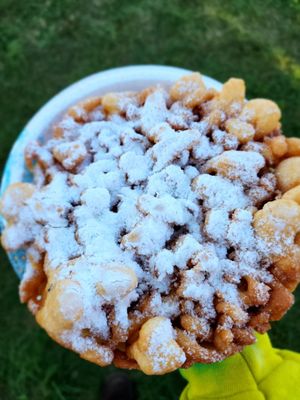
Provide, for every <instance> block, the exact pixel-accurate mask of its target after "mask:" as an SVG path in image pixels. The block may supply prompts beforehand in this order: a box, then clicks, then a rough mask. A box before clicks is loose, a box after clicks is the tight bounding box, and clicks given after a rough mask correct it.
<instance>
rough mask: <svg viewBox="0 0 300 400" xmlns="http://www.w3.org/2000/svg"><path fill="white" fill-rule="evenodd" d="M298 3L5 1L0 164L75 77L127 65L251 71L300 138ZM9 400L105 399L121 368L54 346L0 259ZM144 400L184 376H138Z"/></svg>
mask: <svg viewBox="0 0 300 400" xmlns="http://www.w3.org/2000/svg"><path fill="white" fill-rule="evenodd" d="M299 24H300V1H299V0H289V1H287V0H281V1H280V0H273V1H270V0H265V1H260V0H253V1H251V2H250V1H248V0H235V1H234V0H232V1H231V0H228V1H226V2H225V1H222V0H210V1H200V0H197V1H196V0H194V1H187V0H173V1H171V0H170V1H167V0H166V1H165V0H140V1H138V0H131V1H130V0H127V1H125V0H124V1H122V0H90V1H83V2H77V1H75V0H45V1H38V0H27V1H19V0H0V82H1V94H0V115H1V125H0V127H1V128H0V143H1V149H0V166H1V170H2V168H3V164H4V162H5V159H6V157H7V153H8V151H9V149H10V147H11V145H12V143H13V142H14V140H15V138H16V137H17V135H18V133H19V132H20V131H21V129H22V127H23V126H24V124H25V123H26V121H28V119H29V118H30V117H31V116H32V115H33V114H34V113H35V112H36V110H38V108H39V107H40V106H41V105H42V104H43V103H44V102H45V101H46V100H48V99H49V98H51V97H52V96H53V95H54V94H55V93H57V92H58V91H59V90H61V89H62V88H64V87H65V86H67V85H68V84H70V83H72V82H74V81H76V80H78V79H80V78H82V77H84V76H86V75H89V74H91V73H93V72H96V71H101V70H103V69H107V68H110V67H116V66H121V65H128V64H164V65H175V66H180V67H185V68H189V69H192V70H199V71H201V72H203V73H205V74H207V75H210V76H212V77H214V78H216V79H218V80H220V81H224V80H226V79H227V78H229V77H231V76H235V77H243V78H244V79H245V80H246V83H247V89H248V90H247V96H248V97H249V98H251V97H269V98H272V99H273V100H275V101H277V102H278V103H279V104H280V106H281V108H282V112H283V129H284V132H285V133H286V134H287V135H293V136H295V135H297V134H298V135H299V136H300V118H299V109H300V95H299V93H300V48H299V43H300V30H299ZM0 258H1V265H0V398H1V400H37V399H42V400H56V399H57V400H64V399H68V400H81V399H85V400H96V399H99V390H100V387H101V382H102V381H103V379H104V377H105V376H106V374H108V373H109V372H110V371H112V368H103V369H101V368H99V367H97V366H94V365H92V364H89V363H88V362H85V361H83V360H81V359H80V358H79V357H78V356H76V355H75V354H73V353H71V352H69V351H67V350H64V349H62V348H61V347H59V346H58V345H56V344H55V343H53V342H52V341H51V340H50V339H49V338H48V337H47V336H46V334H45V333H44V332H43V331H42V330H41V329H40V328H39V327H38V326H37V325H36V324H35V322H34V320H33V318H32V317H31V316H30V314H29V312H28V311H27V310H26V307H25V306H22V305H20V304H19V300H18V295H17V285H18V279H17V278H16V276H15V275H14V272H13V270H12V268H11V267H10V265H9V263H8V261H7V258H6V256H5V254H4V252H3V251H1V254H0ZM298 299H299V301H298V307H297V305H296V306H295V307H294V308H293V309H292V310H291V311H290V312H289V313H288V314H287V316H286V317H285V318H284V319H283V320H282V321H281V322H278V323H276V324H274V328H273V330H272V331H271V334H270V335H271V338H272V340H273V343H274V344H275V345H276V346H280V347H285V348H288V349H292V350H295V351H300V322H299V321H300V307H299V306H300V291H298ZM129 375H130V376H131V377H132V378H133V379H134V380H135V381H136V382H137V387H138V392H139V399H140V400H150V399H157V400H167V399H168V400H170V399H178V396H179V393H180V391H181V389H182V388H183V386H184V381H183V379H182V378H180V376H179V374H178V373H173V374H169V375H167V376H164V377H147V376H144V375H142V374H141V373H139V372H129Z"/></svg>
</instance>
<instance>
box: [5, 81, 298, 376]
mask: <svg viewBox="0 0 300 400" xmlns="http://www.w3.org/2000/svg"><path fill="white" fill-rule="evenodd" d="M280 117H281V113H280V110H279V108H278V106H277V105H276V104H275V103H274V102H272V101H270V100H265V99H255V100H250V101H247V100H246V99H245V84H244V82H243V81H242V80H240V79H230V80H229V81H228V82H226V83H225V84H224V85H223V88H222V90H221V91H220V92H217V91H216V90H214V89H209V88H206V87H205V85H204V83H203V80H202V78H201V75H200V74H198V73H192V74H190V75H188V76H185V77H183V78H181V79H180V80H179V81H178V82H176V83H175V84H174V85H173V86H172V87H171V88H170V90H166V89H165V88H163V87H160V86H156V87H150V88H147V89H145V90H143V91H141V92H124V93H108V94H106V95H104V96H102V97H95V98H91V99H87V100H84V101H83V102H81V103H79V104H77V105H75V106H74V107H72V108H70V109H69V110H68V111H67V113H66V114H65V115H64V116H63V117H62V119H61V120H60V121H59V122H58V123H57V124H56V125H55V126H54V127H53V129H52V135H51V137H50V138H48V139H46V135H45V134H44V135H42V136H41V141H40V142H36V143H31V144H30V145H28V146H27V149H26V154H25V159H26V163H27V166H28V168H29V169H30V170H31V171H32V175H33V182H32V183H23V182H20V183H14V184H13V185H11V186H10V187H8V189H7V191H6V192H5V194H4V196H3V197H2V200H1V213H2V215H3V216H4V217H5V219H6V222H7V224H6V227H5V230H4V231H3V234H2V245H3V247H4V248H5V249H6V251H8V252H10V251H15V250H17V249H21V248H22V249H25V250H26V271H25V274H24V276H23V278H22V281H21V284H20V298H21V301H22V302H25V303H27V304H28V307H29V309H30V310H31V312H32V313H33V314H34V315H35V317H36V320H37V322H38V323H39V324H40V325H41V326H42V327H43V328H44V329H45V330H46V331H47V333H48V334H49V335H50V336H51V337H52V338H53V339H54V340H56V341H57V342H58V343H60V344H61V345H62V346H64V347H67V348H69V349H71V350H73V351H75V352H77V353H79V354H80V356H81V357H82V358H84V359H86V360H89V361H91V362H94V363H96V364H98V365H100V366H105V365H109V364H111V363H114V364H115V365H116V366H118V367H121V368H129V369H132V368H136V369H141V370H142V371H143V372H145V373H146V374H165V373H167V372H170V371H173V370H175V369H177V368H179V367H183V368H186V367H189V366H191V365H192V364H193V363H195V362H200V363H213V362H216V361H220V360H222V359H224V358H226V357H228V356H230V355H231V354H233V353H235V352H239V351H241V350H242V348H243V347H244V346H245V345H248V344H251V343H253V342H254V341H255V336H254V332H255V331H257V332H261V333H262V332H265V331H267V330H268V329H269V328H270V322H271V321H275V320H279V319H280V318H281V317H282V316H283V315H284V313H285V312H286V311H287V310H288V309H289V308H290V307H291V305H292V304H293V299H294V298H293V295H292V293H291V292H292V291H293V290H294V289H295V287H296V285H297V284H298V282H299V278H300V273H299V265H300V235H299V232H300V205H299V204H300V139H297V138H286V137H285V136H283V135H282V133H281V125H280ZM41 133H42V134H43V132H41Z"/></svg>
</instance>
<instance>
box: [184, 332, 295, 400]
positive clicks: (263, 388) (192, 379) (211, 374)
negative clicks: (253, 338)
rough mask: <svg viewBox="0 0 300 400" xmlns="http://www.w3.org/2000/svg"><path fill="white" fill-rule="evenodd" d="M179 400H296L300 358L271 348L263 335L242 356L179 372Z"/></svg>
mask: <svg viewBox="0 0 300 400" xmlns="http://www.w3.org/2000/svg"><path fill="white" fill-rule="evenodd" d="M180 372H181V374H182V376H183V377H184V378H185V379H187V381H188V385H187V386H186V388H185V389H184V391H183V392H182V394H181V396H180V400H212V399H213V400H223V399H224V400H300V354H298V353H294V352H292V351H288V350H278V349H275V348H274V347H272V345H271V342H270V339H269V337H268V335H267V334H265V335H257V342H256V343H255V344H253V345H252V346H247V347H246V348H245V349H244V350H243V352H242V353H239V354H235V355H234V356H232V357H229V358H228V359H226V360H224V361H222V362H219V363H215V364H208V365H207V364H195V365H194V366H193V367H191V368H189V369H186V370H184V369H182V370H180Z"/></svg>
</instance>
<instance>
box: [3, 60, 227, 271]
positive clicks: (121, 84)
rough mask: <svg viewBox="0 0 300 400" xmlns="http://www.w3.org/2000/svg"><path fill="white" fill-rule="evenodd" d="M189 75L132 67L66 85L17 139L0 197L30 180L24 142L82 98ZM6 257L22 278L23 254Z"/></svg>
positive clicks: (178, 70)
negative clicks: (14, 184) (25, 160)
mask: <svg viewBox="0 0 300 400" xmlns="http://www.w3.org/2000/svg"><path fill="white" fill-rule="evenodd" d="M189 72H191V71H189V70H187V69H182V68H176V67H168V66H160V65H134V66H128V67H121V68H113V69H109V70H106V71H102V72H97V73H95V74H93V75H90V76H88V77H86V78H83V79H81V80H80V81H78V82H76V83H73V84H72V85H70V86H68V87H67V88H66V89H64V90H62V91H61V92H59V93H58V94H57V95H56V96H54V97H53V98H52V99H51V100H49V101H48V102H47V103H46V104H45V105H44V106H43V107H42V108H40V110H39V111H38V112H37V113H36V114H35V115H34V116H33V117H32V118H31V120H30V121H29V122H28V124H27V125H26V126H25V127H24V129H23V131H22V132H21V133H20V135H19V136H18V138H17V140H16V142H15V143H14V145H13V147H12V149H11V151H10V153H9V156H8V159H7V162H6V164H5V167H4V172H3V176H2V181H1V188H0V196H2V194H3V192H4V191H5V190H6V188H7V187H8V186H9V185H10V184H11V183H14V182H20V181H23V182H24V181H26V182H28V181H31V174H30V172H29V171H28V170H27V168H26V166H25V164H24V148H25V147H26V145H27V143H29V142H31V141H33V140H35V139H37V138H38V137H39V136H41V135H42V134H43V133H44V132H46V131H47V130H48V128H49V125H50V124H51V123H52V122H53V121H55V120H56V119H57V118H59V116H60V115H61V114H62V113H63V112H64V111H65V110H66V109H67V108H68V107H69V106H70V105H72V104H74V103H77V102H78V101H79V100H81V99H83V98H85V97H89V96H93V95H95V94H104V93H106V92H110V91H123V90H141V89H143V88H145V87H147V86H151V85H153V84H156V83H160V84H162V85H165V86H170V85H171V84H172V83H173V82H174V81H176V80H177V79H178V78H180V77H181V76H183V75H186V74H187V73H189ZM203 79H204V82H205V84H206V86H207V87H211V88H215V89H217V90H220V88H221V87H222V84H221V83H220V82H218V81H216V80H215V79H212V78H209V77H208V76H203ZM0 223H1V225H2V227H4V226H5V221H4V220H3V218H1V220H0ZM8 257H9V259H10V262H11V264H12V266H13V268H14V270H15V271H16V273H17V274H18V276H19V277H21V276H22V274H23V272H24V267H25V257H24V251H17V252H12V253H9V254H8Z"/></svg>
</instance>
